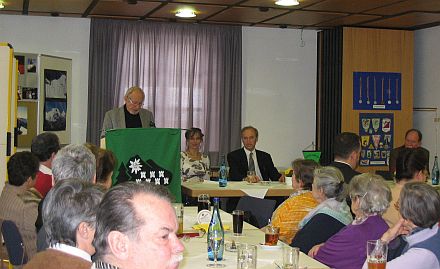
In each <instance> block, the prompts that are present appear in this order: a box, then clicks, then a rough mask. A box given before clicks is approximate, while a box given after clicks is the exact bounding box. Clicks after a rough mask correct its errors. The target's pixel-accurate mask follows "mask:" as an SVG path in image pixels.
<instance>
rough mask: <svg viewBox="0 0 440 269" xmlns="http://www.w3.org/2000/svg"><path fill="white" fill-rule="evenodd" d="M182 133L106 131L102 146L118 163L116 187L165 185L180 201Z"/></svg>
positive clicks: (161, 129)
mask: <svg viewBox="0 0 440 269" xmlns="http://www.w3.org/2000/svg"><path fill="white" fill-rule="evenodd" d="M180 138H181V130H180V129H174V128H128V129H113V130H107V131H106V134H105V140H104V141H103V140H102V139H101V146H102V144H103V143H104V146H105V147H106V148H107V149H109V150H111V151H112V152H113V153H114V154H115V156H116V158H117V164H116V168H115V171H114V172H113V184H118V183H122V182H126V181H134V182H149V183H150V184H155V185H163V186H166V187H167V188H168V189H169V190H170V192H171V193H172V194H173V195H174V197H175V199H176V201H177V202H180V201H181V178H180Z"/></svg>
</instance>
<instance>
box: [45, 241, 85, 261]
mask: <svg viewBox="0 0 440 269" xmlns="http://www.w3.org/2000/svg"><path fill="white" fill-rule="evenodd" d="M50 248H51V249H56V250H59V251H62V252H64V253H67V254H70V255H73V256H76V257H79V258H82V259H84V260H86V261H89V262H92V257H91V256H90V254H89V253H87V252H85V251H84V250H82V249H79V248H77V247H72V246H69V245H66V244H61V243H57V244H53V245H51V246H50Z"/></svg>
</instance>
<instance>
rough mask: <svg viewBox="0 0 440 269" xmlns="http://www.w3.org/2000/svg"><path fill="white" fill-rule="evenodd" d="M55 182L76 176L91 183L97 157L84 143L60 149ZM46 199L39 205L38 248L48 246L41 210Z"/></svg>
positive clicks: (54, 170) (94, 179)
mask: <svg viewBox="0 0 440 269" xmlns="http://www.w3.org/2000/svg"><path fill="white" fill-rule="evenodd" d="M52 176H53V184H56V183H57V182H59V181H62V180H64V179H69V178H76V179H80V180H84V181H88V182H91V183H93V184H94V183H95V181H96V159H95V156H94V155H93V153H92V152H91V151H90V150H89V149H88V148H87V147H86V146H84V145H79V144H78V145H76V144H71V145H68V146H65V147H64V148H62V149H61V150H59V151H58V153H57V155H56V156H55V158H54V159H53V162H52ZM43 203H44V200H41V202H40V204H39V205H38V218H37V220H36V222H35V226H36V227H37V231H38V238H37V250H38V251H41V250H44V249H46V248H47V247H48V245H47V242H46V240H45V239H46V236H45V232H44V229H43V230H41V227H42V226H43V220H42V214H41V210H42V207H43Z"/></svg>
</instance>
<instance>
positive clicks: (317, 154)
mask: <svg viewBox="0 0 440 269" xmlns="http://www.w3.org/2000/svg"><path fill="white" fill-rule="evenodd" d="M303 156H304V159H306V160H312V161H315V162H317V163H319V160H320V159H321V151H316V150H303Z"/></svg>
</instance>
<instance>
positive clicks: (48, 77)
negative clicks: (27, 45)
mask: <svg viewBox="0 0 440 269" xmlns="http://www.w3.org/2000/svg"><path fill="white" fill-rule="evenodd" d="M39 64H40V66H39V70H40V74H39V89H40V93H39V101H38V110H39V112H40V113H39V122H40V124H39V133H42V132H53V133H55V134H57V135H58V137H59V139H60V143H61V144H69V143H70V118H71V111H72V107H71V106H72V93H71V89H72V60H71V59H66V58H61V57H55V56H49V55H40V56H39Z"/></svg>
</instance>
